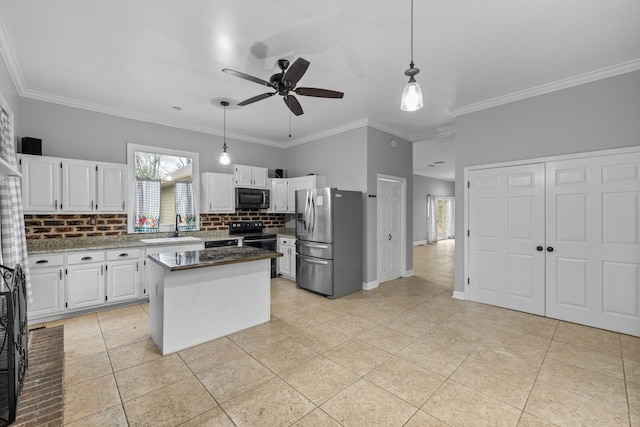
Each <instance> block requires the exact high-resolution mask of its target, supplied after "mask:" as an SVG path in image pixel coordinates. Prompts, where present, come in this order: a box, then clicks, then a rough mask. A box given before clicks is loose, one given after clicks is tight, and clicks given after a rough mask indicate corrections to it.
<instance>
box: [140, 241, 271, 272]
mask: <svg viewBox="0 0 640 427" xmlns="http://www.w3.org/2000/svg"><path fill="white" fill-rule="evenodd" d="M281 256H282V254H281V253H280V252H273V251H267V250H265V249H259V248H252V247H249V246H238V247H235V246H231V247H223V248H210V249H203V250H200V251H187V252H170V253H159V254H154V255H149V258H150V259H151V260H153V261H154V262H155V263H156V264H158V265H160V266H162V267H164V268H165V269H166V270H169V271H178V270H191V269H193V268H202V267H214V266H217V265H225V264H236V263H240V262H248V261H258V260H262V259H271V258H278V257H281Z"/></svg>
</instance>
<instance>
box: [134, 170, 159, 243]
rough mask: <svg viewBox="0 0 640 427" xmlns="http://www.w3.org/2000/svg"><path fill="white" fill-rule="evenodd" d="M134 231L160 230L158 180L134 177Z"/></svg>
mask: <svg viewBox="0 0 640 427" xmlns="http://www.w3.org/2000/svg"><path fill="white" fill-rule="evenodd" d="M135 203H136V218H135V224H134V230H135V231H141V232H155V231H159V230H160V180H159V179H136V188H135Z"/></svg>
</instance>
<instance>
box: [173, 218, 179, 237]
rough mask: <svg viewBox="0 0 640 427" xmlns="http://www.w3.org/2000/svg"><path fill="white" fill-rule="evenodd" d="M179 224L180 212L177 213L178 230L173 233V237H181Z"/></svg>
mask: <svg viewBox="0 0 640 427" xmlns="http://www.w3.org/2000/svg"><path fill="white" fill-rule="evenodd" d="M178 224H180V214H176V231H175V232H174V233H173V237H180V229H179V228H178Z"/></svg>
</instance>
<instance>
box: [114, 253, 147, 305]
mask: <svg viewBox="0 0 640 427" xmlns="http://www.w3.org/2000/svg"><path fill="white" fill-rule="evenodd" d="M140 272H141V270H140V268H139V264H138V261H137V260H130V261H120V262H113V263H111V264H107V302H108V303H114V302H119V301H126V300H130V299H135V298H137V297H138V290H139V288H140Z"/></svg>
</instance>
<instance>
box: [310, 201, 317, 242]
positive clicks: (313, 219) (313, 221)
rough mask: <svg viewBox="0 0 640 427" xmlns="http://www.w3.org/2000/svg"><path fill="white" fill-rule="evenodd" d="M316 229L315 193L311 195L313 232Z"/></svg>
mask: <svg viewBox="0 0 640 427" xmlns="http://www.w3.org/2000/svg"><path fill="white" fill-rule="evenodd" d="M315 229H316V202H315V200H313V195H312V196H311V232H312V233H313V232H314V230H315Z"/></svg>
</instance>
